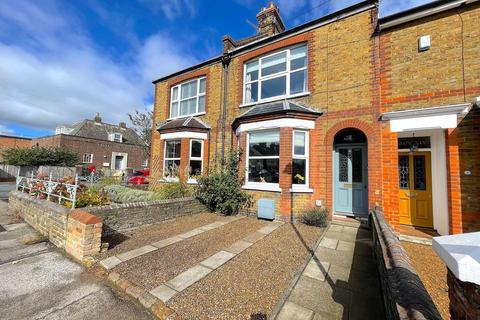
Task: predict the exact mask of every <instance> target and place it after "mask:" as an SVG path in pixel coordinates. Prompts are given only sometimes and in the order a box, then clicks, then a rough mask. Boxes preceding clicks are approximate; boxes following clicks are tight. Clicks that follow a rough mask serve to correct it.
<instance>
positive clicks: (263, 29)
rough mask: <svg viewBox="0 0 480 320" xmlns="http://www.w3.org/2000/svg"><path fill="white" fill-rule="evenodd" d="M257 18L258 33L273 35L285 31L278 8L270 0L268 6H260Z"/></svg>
mask: <svg viewBox="0 0 480 320" xmlns="http://www.w3.org/2000/svg"><path fill="white" fill-rule="evenodd" d="M257 20H258V34H265V35H268V36H273V35H275V34H277V33H282V32H283V31H285V24H284V23H283V20H282V17H281V16H280V10H279V9H278V7H277V6H276V5H275V4H274V3H273V2H270V4H269V6H268V8H265V7H263V8H262V10H261V11H260V12H259V13H258V14H257Z"/></svg>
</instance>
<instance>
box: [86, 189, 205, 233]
mask: <svg viewBox="0 0 480 320" xmlns="http://www.w3.org/2000/svg"><path fill="white" fill-rule="evenodd" d="M87 210H88V212H91V213H92V214H95V215H97V216H99V217H101V218H102V220H103V224H104V228H103V229H104V230H103V235H109V234H113V233H117V232H119V233H121V232H124V231H127V230H131V229H135V228H138V227H140V226H144V225H150V224H155V223H159V222H162V221H165V220H168V219H172V218H176V217H181V216H186V215H193V214H197V213H201V212H205V211H207V209H206V208H205V207H204V206H203V205H202V204H201V203H200V202H198V200H197V199H195V198H182V199H171V200H159V201H153V202H135V203H123V204H111V205H108V206H99V207H92V208H88V209H87Z"/></svg>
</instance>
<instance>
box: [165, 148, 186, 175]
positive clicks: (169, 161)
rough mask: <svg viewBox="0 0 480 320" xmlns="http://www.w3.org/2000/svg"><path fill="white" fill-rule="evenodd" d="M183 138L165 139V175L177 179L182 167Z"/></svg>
mask: <svg viewBox="0 0 480 320" xmlns="http://www.w3.org/2000/svg"><path fill="white" fill-rule="evenodd" d="M181 147H182V141H181V140H165V157H164V160H163V177H164V178H167V179H175V178H177V177H178V171H179V169H180V155H181Z"/></svg>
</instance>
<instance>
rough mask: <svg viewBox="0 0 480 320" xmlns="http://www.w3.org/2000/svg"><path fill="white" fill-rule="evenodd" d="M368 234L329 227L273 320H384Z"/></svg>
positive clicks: (341, 227) (363, 230) (334, 226)
mask: <svg viewBox="0 0 480 320" xmlns="http://www.w3.org/2000/svg"><path fill="white" fill-rule="evenodd" d="M372 250H373V249H372V240H371V232H370V230H368V229H364V228H359V227H352V226H347V225H339V224H332V225H331V226H330V228H329V229H328V230H327V232H326V234H325V236H324V238H323V239H322V240H321V242H320V244H319V246H318V248H317V249H316V250H315V254H314V255H313V257H312V258H311V260H310V261H309V263H308V265H307V266H306V268H305V269H304V271H303V273H302V275H301V276H300V278H299V279H298V282H297V283H296V284H295V286H294V287H293V290H292V291H291V292H290V295H289V296H288V298H287V300H286V302H285V304H284V305H283V307H282V308H281V309H280V312H279V314H278V316H277V317H276V320H288V319H295V320H312V319H313V320H319V319H369V320H375V319H384V318H385V317H384V313H383V302H382V296H381V289H380V283H379V277H378V272H377V267H376V264H375V260H374V258H373V256H372Z"/></svg>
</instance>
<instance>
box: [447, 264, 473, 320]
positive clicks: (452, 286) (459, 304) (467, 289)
mask: <svg viewBox="0 0 480 320" xmlns="http://www.w3.org/2000/svg"><path fill="white" fill-rule="evenodd" d="M447 283H448V298H449V299H450V316H451V317H452V319H467V320H468V319H480V285H477V284H475V283H471V282H463V281H461V280H459V279H457V277H456V276H455V275H454V274H453V273H452V272H451V271H450V269H449V270H448V274H447Z"/></svg>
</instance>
